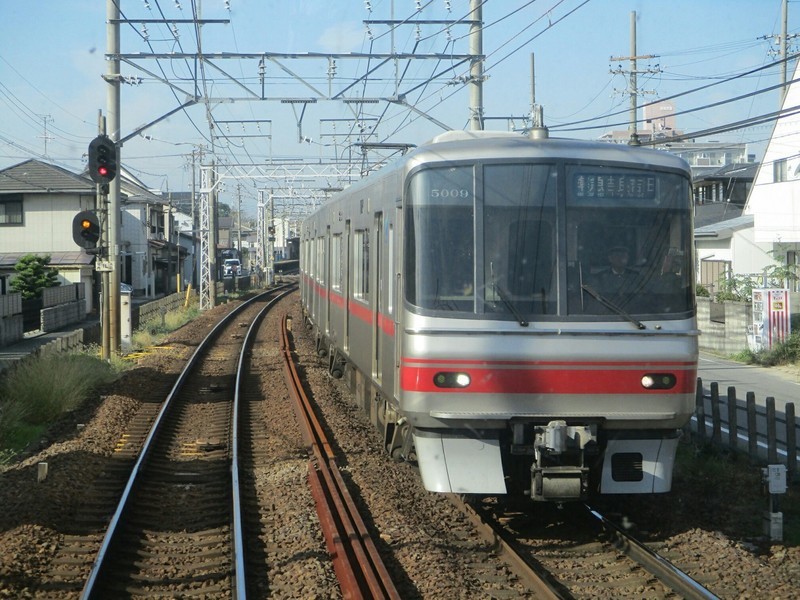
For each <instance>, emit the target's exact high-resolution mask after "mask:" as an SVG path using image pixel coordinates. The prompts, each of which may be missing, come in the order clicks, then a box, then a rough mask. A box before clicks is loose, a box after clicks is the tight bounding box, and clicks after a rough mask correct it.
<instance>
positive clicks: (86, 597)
mask: <svg viewBox="0 0 800 600" xmlns="http://www.w3.org/2000/svg"><path fill="white" fill-rule="evenodd" d="M285 287H288V286H285ZM277 289H281V288H273V289H271V290H268V291H266V292H264V293H262V294H259V295H257V296H254V297H253V298H250V299H249V300H247V301H245V302H243V303H242V304H241V305H239V306H237V307H236V308H235V309H234V310H232V311H231V312H230V313H228V314H227V315H226V316H225V317H224V318H223V319H222V320H220V321H219V322H218V323H217V324H216V325H215V326H214V327H213V328H212V329H211V331H209V332H208V335H206V337H205V339H204V340H203V341H202V342H201V343H200V344H199V345H198V346H197V348H195V351H194V352H193V353H192V356H191V357H190V358H189V360H188V361H187V362H186V365H185V366H184V368H183V370H182V371H181V372H180V374H179V375H178V378H177V379H176V381H175V383H174V384H173V386H172V389H171V390H170V392H169V394H168V395H167V397H166V399H165V400H164V402H163V404H162V405H161V409H160V410H159V411H158V414H157V415H156V418H155V421H154V422H153V425H152V427H151V428H150V431H149V433H148V434H147V437H146V438H145V441H144V444H143V445H142V449H141V451H140V452H139V456H138V458H137V459H136V463H135V464H134V466H133V468H132V469H131V474H130V476H129V477H128V481H127V483H126V484H125V488H124V490H123V492H122V495H121V497H120V500H119V503H118V504H117V508H116V510H115V511H114V515H113V516H112V518H111V520H110V522H109V525H108V527H107V528H106V533H105V535H104V537H103V542H102V544H101V545H100V549H99V551H98V553H97V556H96V557H95V560H94V562H93V564H92V568H91V571H90V573H89V577H88V578H87V580H86V583H85V584H84V587H83V590H82V591H81V595H80V598H81V600H90V599H91V598H93V597H94V593H95V586H96V585H97V583H98V578H99V575H100V573H101V571H102V570H103V569H104V567H105V561H106V557H107V556H108V554H109V548H110V547H111V545H112V544H113V543H114V541H115V540H116V538H117V536H118V535H119V534H120V523H121V522H122V519H123V516H124V515H125V513H126V511H127V509H128V507H129V500H130V498H131V496H132V494H133V490H134V489H135V488H136V487H137V485H138V477H139V473H140V472H141V471H142V468H143V466H144V463H145V461H146V460H147V458H148V456H149V455H150V453H151V451H152V448H153V445H154V440H155V438H156V436H157V435H158V433H160V430H161V428H162V424H163V423H164V421H165V415H166V413H167V412H168V411H169V409H170V408H171V406H172V403H173V399H174V398H175V397H176V396H177V395H178V392H179V391H180V390H181V388H182V387H183V386H184V384H185V383H186V380H187V379H188V377H189V374H190V373H191V372H192V370H193V369H194V367H195V365H196V364H197V363H198V362H199V360H200V358H201V357H202V356H203V354H204V353H205V352H206V350H207V348H208V347H209V346H210V345H211V344H212V343H213V342H214V341H216V339H217V337H218V336H219V334H220V333H221V331H222V330H223V328H224V327H225V326H226V325H228V324H229V323H230V321H232V320H233V319H234V318H236V316H237V315H238V314H239V313H241V312H242V311H243V310H245V309H246V308H247V307H248V306H250V304H252V303H254V302H257V301H259V300H261V299H263V297H264V296H266V295H268V294H272V293H274V292H275V291H276V290H277Z"/></svg>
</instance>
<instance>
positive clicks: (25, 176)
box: [0, 159, 95, 194]
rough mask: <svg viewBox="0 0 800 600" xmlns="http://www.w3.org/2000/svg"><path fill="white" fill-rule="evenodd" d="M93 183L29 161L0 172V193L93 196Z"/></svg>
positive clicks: (40, 162)
mask: <svg viewBox="0 0 800 600" xmlns="http://www.w3.org/2000/svg"><path fill="white" fill-rule="evenodd" d="M94 191H95V184H94V182H93V181H92V180H91V179H89V178H87V177H81V176H80V175H76V174H75V173H71V172H70V171H68V170H66V169H63V168H61V167H58V166H56V165H50V164H47V163H44V162H42V161H39V160H35V159H30V160H26V161H25V162H21V163H19V164H18V165H14V166H11V167H8V168H6V169H3V170H2V171H0V193H4V192H5V193H19V194H24V193H37V192H39V193H53V192H62V193H84V194H93V193H94Z"/></svg>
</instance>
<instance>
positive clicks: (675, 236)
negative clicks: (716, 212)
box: [300, 132, 699, 502]
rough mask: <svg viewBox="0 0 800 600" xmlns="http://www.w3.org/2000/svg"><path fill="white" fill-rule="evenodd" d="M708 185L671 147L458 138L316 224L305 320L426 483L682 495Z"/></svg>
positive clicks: (548, 493) (399, 166) (374, 181)
mask: <svg viewBox="0 0 800 600" xmlns="http://www.w3.org/2000/svg"><path fill="white" fill-rule="evenodd" d="M690 186H691V178H690V172H689V168H688V165H687V164H686V163H685V162H684V161H683V160H682V159H680V158H678V157H676V156H674V155H671V154H668V153H666V152H660V151H656V150H648V149H643V148H636V147H631V146H622V145H616V144H608V143H597V142H584V141H575V140H563V139H555V138H552V139H551V138H549V137H547V136H546V134H541V135H538V136H534V137H525V136H521V135H515V134H509V133H489V132H478V133H475V132H448V133H445V134H442V135H441V136H439V137H437V138H435V139H434V140H432V141H431V142H430V143H428V144H426V145H424V146H421V147H419V148H417V149H415V150H414V151H412V152H410V153H408V154H407V155H406V156H404V157H403V158H402V159H400V160H398V161H397V162H396V163H395V164H393V165H392V166H391V167H387V168H385V169H383V170H381V171H379V172H377V173H374V174H372V175H370V176H369V177H367V178H365V179H364V180H362V181H360V182H358V183H356V184H354V185H353V186H351V187H349V188H348V189H346V190H345V191H344V192H342V193H340V194H338V195H337V196H336V197H334V198H333V199H331V200H330V201H329V202H328V203H326V204H325V205H324V206H323V207H321V208H320V209H318V210H317V211H316V212H315V213H313V214H312V215H310V216H309V217H308V218H307V219H306V220H305V221H304V223H303V226H302V234H301V252H300V268H301V297H302V306H303V312H304V318H305V319H306V323H307V325H308V327H310V328H312V329H313V331H314V333H315V334H316V339H317V350H318V353H319V355H320V356H326V357H328V363H329V366H330V372H331V374H332V375H333V376H334V377H345V378H346V381H347V383H348V384H349V385H350V387H351V389H352V390H353V392H354V394H355V397H356V399H357V402H358V403H359V404H360V405H361V407H362V408H363V409H364V410H365V412H366V413H367V415H369V417H370V419H371V421H372V423H373V424H374V425H375V426H376V427H378V429H379V431H380V432H381V433H382V434H383V439H384V442H385V445H386V449H387V451H388V452H389V453H390V454H392V455H393V456H395V457H403V458H407V457H409V456H415V457H416V460H417V463H418V465H419V470H420V474H421V477H422V482H423V484H424V486H425V488H426V489H428V490H431V491H435V492H453V493H464V494H482V495H499V494H526V495H529V496H530V497H531V498H533V499H535V500H551V501H558V502H562V501H567V500H576V499H582V498H585V497H587V496H589V495H592V494H596V493H601V494H650V493H660V492H667V491H669V490H670V488H671V485H672V471H673V462H674V458H675V451H676V448H677V444H678V437H679V433H680V428H681V427H682V426H683V425H685V424H686V423H687V421H688V420H689V419H690V417H691V414H692V410H693V406H694V393H695V387H696V378H697V356H698V345H697V336H698V334H699V332H698V329H697V323H696V305H695V295H694V274H693V267H694V258H693V256H694V254H693V252H694V251H693V243H692V227H693V225H692V223H693V208H692V201H691V194H690Z"/></svg>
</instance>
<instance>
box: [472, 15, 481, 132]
mask: <svg viewBox="0 0 800 600" xmlns="http://www.w3.org/2000/svg"><path fill="white" fill-rule="evenodd" d="M470 20H471V21H472V23H471V24H470V26H469V54H470V55H471V57H472V58H471V59H470V60H471V64H470V68H469V104H470V106H469V112H470V129H471V130H473V131H481V130H483V0H470Z"/></svg>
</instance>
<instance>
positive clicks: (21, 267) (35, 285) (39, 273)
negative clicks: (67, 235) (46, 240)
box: [11, 254, 61, 300]
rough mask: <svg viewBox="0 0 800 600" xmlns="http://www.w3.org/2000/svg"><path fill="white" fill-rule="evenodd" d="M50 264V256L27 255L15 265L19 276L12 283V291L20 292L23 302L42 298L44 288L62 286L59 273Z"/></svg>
mask: <svg viewBox="0 0 800 600" xmlns="http://www.w3.org/2000/svg"><path fill="white" fill-rule="evenodd" d="M49 264H50V256H49V255H47V256H37V255H35V254H26V255H25V256H23V257H22V258H20V259H19V260H18V261H17V264H16V265H14V271H15V272H16V274H17V276H16V277H15V278H14V279H13V280H12V281H11V289H12V290H14V291H15V292H20V293H21V294H22V299H23V300H30V299H31V298H39V297H41V295H42V290H43V289H44V288H49V287H56V286H58V285H61V283H60V282H59V281H58V271H57V270H55V269H53V268H51V267H48V266H47V265H49Z"/></svg>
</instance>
